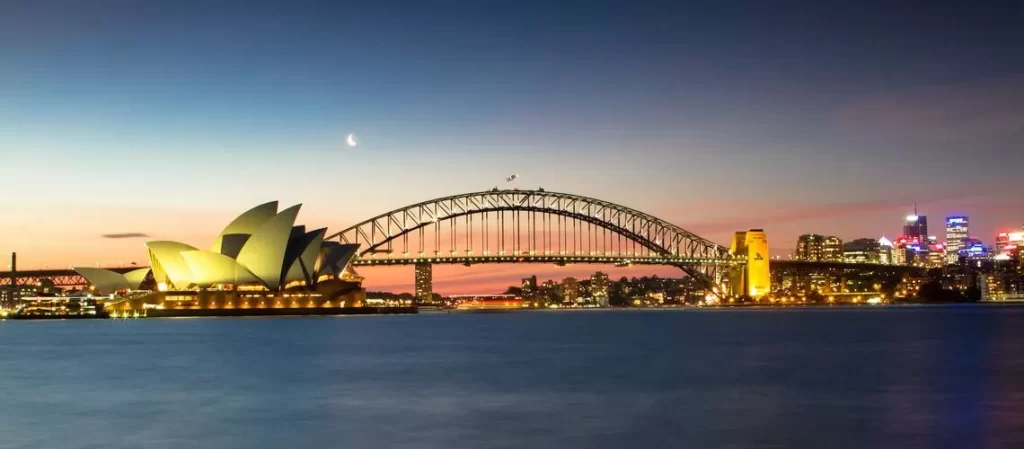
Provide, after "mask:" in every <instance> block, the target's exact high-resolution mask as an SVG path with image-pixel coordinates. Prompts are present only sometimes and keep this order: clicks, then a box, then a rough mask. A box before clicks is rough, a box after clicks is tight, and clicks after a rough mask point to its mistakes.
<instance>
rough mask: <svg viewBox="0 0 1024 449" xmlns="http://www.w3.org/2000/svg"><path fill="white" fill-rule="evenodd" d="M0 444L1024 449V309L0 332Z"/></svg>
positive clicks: (28, 326) (276, 322) (461, 318)
mask: <svg viewBox="0 0 1024 449" xmlns="http://www.w3.org/2000/svg"><path fill="white" fill-rule="evenodd" d="M0 447H2V448H174V449H178V448H193V447H195V448H291V447H315V448H329V447H343V448H519V447H533V448H560V449H561V448H680V447H685V448H790V447H796V448H857V449H862V448H900V449H903V448H1024V308H1006V307H1000V308H996V307H980V306H966V307H942V308H886V309H881V308H879V309H867V308H861V309H856V310H849V309H848V310H835V309H832V310H829V309H815V310H700V311H697V310H691V311H592V312H526V313H507V314H436V315H427V314H424V315H419V316H382V317H348V318H288V319H166V320H155V319H151V320H134V321H65V322H12V321H6V322H0Z"/></svg>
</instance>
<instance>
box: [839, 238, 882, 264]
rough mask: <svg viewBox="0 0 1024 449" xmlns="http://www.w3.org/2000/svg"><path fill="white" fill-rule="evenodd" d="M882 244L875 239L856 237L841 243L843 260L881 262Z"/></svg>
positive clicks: (850, 261)
mask: <svg viewBox="0 0 1024 449" xmlns="http://www.w3.org/2000/svg"><path fill="white" fill-rule="evenodd" d="M882 259H883V257H882V244H881V242H880V241H879V240H875V239H856V240H852V241H849V242H846V243H844V244H843V261H844V262H847V263H883V262H882Z"/></svg>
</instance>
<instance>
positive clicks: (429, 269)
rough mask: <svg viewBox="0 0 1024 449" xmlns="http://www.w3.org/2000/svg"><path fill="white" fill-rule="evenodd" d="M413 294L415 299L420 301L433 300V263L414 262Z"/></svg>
mask: <svg viewBox="0 0 1024 449" xmlns="http://www.w3.org/2000/svg"><path fill="white" fill-rule="evenodd" d="M415 296H416V300H417V301H419V302H421V303H423V302H432V301H433V300H434V276H433V265H431V264H429V263H418V264H416V285H415Z"/></svg>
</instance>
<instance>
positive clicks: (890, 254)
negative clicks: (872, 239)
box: [878, 235, 896, 265]
mask: <svg viewBox="0 0 1024 449" xmlns="http://www.w3.org/2000/svg"><path fill="white" fill-rule="evenodd" d="M895 256H896V251H895V248H894V247H893V244H892V241H891V240H889V239H887V238H885V236H884V235H883V236H882V238H880V239H878V263H881V264H885V265H892V264H895V263H896V261H895V260H894V259H895Z"/></svg>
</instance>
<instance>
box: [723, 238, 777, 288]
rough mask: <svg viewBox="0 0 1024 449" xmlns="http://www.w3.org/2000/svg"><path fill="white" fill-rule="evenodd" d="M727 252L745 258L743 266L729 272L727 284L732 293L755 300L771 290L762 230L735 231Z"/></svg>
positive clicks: (765, 244)
mask: <svg viewBox="0 0 1024 449" xmlns="http://www.w3.org/2000/svg"><path fill="white" fill-rule="evenodd" d="M729 252H730V254H732V255H734V256H741V257H745V258H746V259H747V264H746V265H745V266H743V267H742V268H740V269H734V270H733V271H732V272H731V273H730V276H729V278H730V279H729V285H730V288H731V290H732V292H731V293H732V294H733V295H735V296H739V295H745V296H749V297H751V298H753V299H755V300H756V299H760V298H761V297H764V296H765V295H768V294H769V293H771V292H772V279H771V271H770V270H769V259H770V256H769V253H768V237H767V235H766V234H765V232H764V230H762V229H751V230H749V231H738V232H736V233H735V234H733V238H732V244H731V245H730V248H729Z"/></svg>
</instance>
